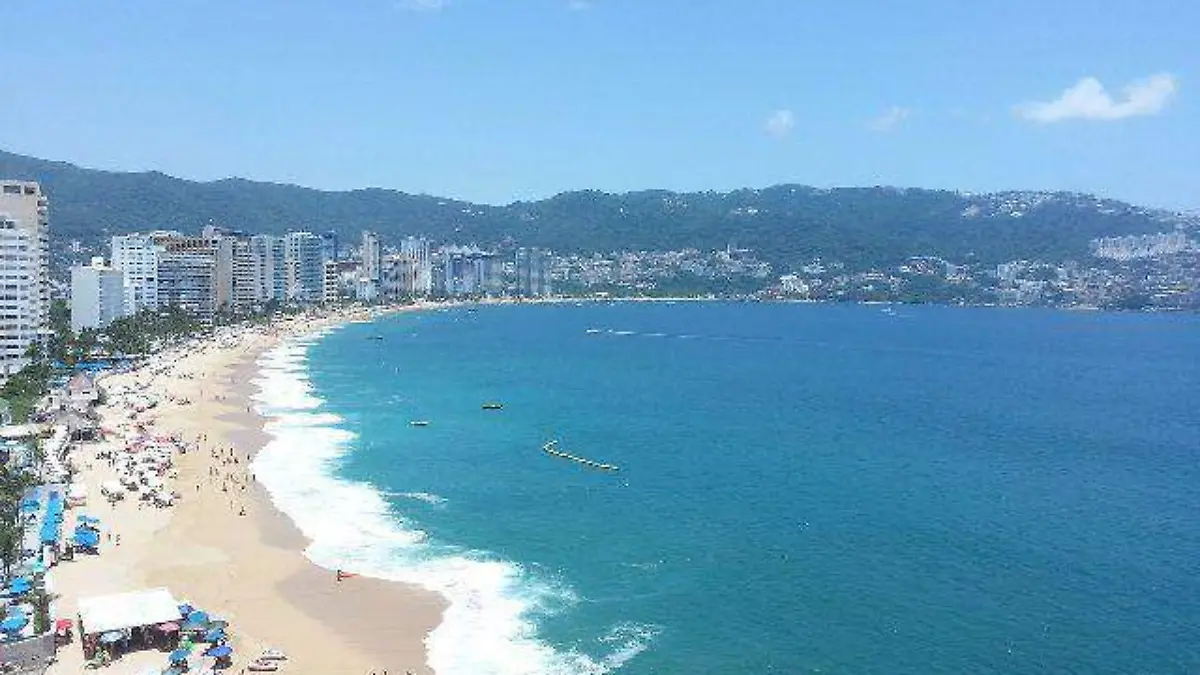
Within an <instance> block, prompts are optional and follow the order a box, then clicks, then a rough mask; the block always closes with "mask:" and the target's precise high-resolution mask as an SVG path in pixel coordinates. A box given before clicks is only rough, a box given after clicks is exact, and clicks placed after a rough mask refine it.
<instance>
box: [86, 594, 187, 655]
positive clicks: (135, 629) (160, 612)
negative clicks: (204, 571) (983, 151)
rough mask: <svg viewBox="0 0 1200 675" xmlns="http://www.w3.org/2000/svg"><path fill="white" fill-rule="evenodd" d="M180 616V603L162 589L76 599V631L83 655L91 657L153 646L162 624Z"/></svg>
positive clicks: (156, 642)
mask: <svg viewBox="0 0 1200 675" xmlns="http://www.w3.org/2000/svg"><path fill="white" fill-rule="evenodd" d="M178 619H179V603H178V602H176V600H175V598H174V597H172V596H171V592H170V591H168V590H167V589H165V588H153V589H149V590H144V591H133V592H130V593H117V594H114V595H100V596H93V597H90V598H80V599H79V634H80V636H82V639H81V640H80V642H81V643H82V645H83V655H84V658H86V659H92V658H93V657H94V656H96V653H97V652H98V651H101V650H103V651H104V653H106V654H107V655H108V656H114V655H117V654H121V653H124V652H127V651H131V650H136V649H145V648H148V647H155V646H157V645H158V644H159V643H160V640H161V631H160V630H159V629H158V627H159V626H161V625H162V624H167V623H171V622H174V621H176V620H178Z"/></svg>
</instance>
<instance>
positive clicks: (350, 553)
mask: <svg viewBox="0 0 1200 675" xmlns="http://www.w3.org/2000/svg"><path fill="white" fill-rule="evenodd" d="M324 334H325V333H318V334H314V335H312V336H309V337H306V338H303V339H294V340H290V341H285V342H284V343H282V344H280V345H279V346H278V347H276V348H275V349H273V350H271V351H269V352H267V353H266V354H264V355H263V356H262V357H261V358H260V360H259V366H260V372H259V377H258V379H257V380H256V384H257V385H258V394H257V396H256V397H255V400H256V401H257V404H258V406H257V407H258V410H259V412H260V413H261V414H263V415H264V416H265V417H266V418H267V420H268V422H267V425H266V430H267V432H268V433H269V434H270V435H271V440H270V441H269V442H268V443H267V445H266V447H264V448H263V450H262V452H260V453H259V454H258V455H257V456H256V458H255V460H254V465H253V468H254V471H255V475H256V476H257V477H258V479H259V481H260V482H261V483H262V484H263V486H264V487H265V488H266V489H267V491H268V493H269V494H270V496H271V500H272V501H273V502H274V503H275V505H276V506H277V507H278V508H279V509H280V510H281V511H283V512H284V513H286V514H287V515H288V516H289V517H290V518H291V519H292V520H293V521H295V523H296V526H297V527H298V528H299V529H300V531H301V532H303V533H304V535H305V537H306V538H308V539H309V540H310V542H311V543H310V544H309V546H308V548H307V549H306V550H305V555H306V556H307V557H308V558H309V559H310V560H311V561H312V562H314V563H315V564H317V565H320V566H321V567H325V568H326V569H330V570H334V569H340V570H345V571H348V572H353V573H357V574H363V575H366V576H371V577H377V578H381V579H387V580H392V581H399V582H405V583H410V584H415V585H418V586H421V587H423V588H426V589H429V590H432V591H435V592H437V593H439V594H441V595H442V596H443V597H445V598H446V600H447V602H448V607H447V609H446V612H445V615H444V616H443V621H442V623H441V625H439V626H438V627H437V628H436V629H435V630H434V631H433V632H432V633H431V634H430V635H429V636H428V638H427V639H426V646H427V647H428V650H429V665H430V666H431V667H432V668H433V669H434V670H435V671H436V672H437V673H438V674H439V675H601V674H603V673H608V672H612V671H614V670H616V669H618V668H620V667H621V666H623V665H624V664H625V663H627V662H628V661H629V660H630V659H632V658H633V657H635V656H636V655H637V654H639V653H641V652H643V651H645V650H646V649H647V648H648V647H649V645H650V643H651V642H652V641H653V639H654V637H655V632H656V631H655V629H654V628H653V627H649V626H644V625H640V624H635V623H622V624H619V625H617V626H614V627H613V628H612V629H611V630H610V631H609V632H608V633H607V634H606V635H603V636H599V637H598V638H597V640H596V649H595V650H596V651H599V652H603V654H602V655H600V656H593V655H589V654H586V653H584V652H582V651H578V650H563V649H556V648H554V647H553V646H552V645H550V644H548V643H547V642H545V641H543V640H541V639H539V637H538V635H537V623H536V620H537V618H539V617H545V616H548V615H550V614H552V613H553V612H554V611H556V610H557V609H562V608H565V607H569V606H571V605H573V604H575V603H577V602H578V598H576V597H575V596H574V594H573V592H572V591H571V589H570V588H568V587H566V586H565V585H564V584H561V583H554V582H549V581H544V580H540V579H536V578H534V576H533V575H532V574H530V573H529V572H527V571H526V570H525V569H523V568H522V567H521V566H520V565H518V564H516V563H513V562H510V561H506V560H501V559H498V558H497V557H495V556H492V555H489V554H487V553H486V552H480V551H466V550H463V549H461V548H459V547H455V546H453V545H451V544H446V543H439V542H431V541H430V540H429V537H427V536H426V534H425V533H424V532H422V531H421V530H420V529H419V527H418V526H417V525H416V524H415V523H413V522H411V521H410V520H408V519H406V518H405V516H404V514H402V513H397V512H396V511H394V510H393V509H392V507H391V506H390V505H389V504H388V502H387V500H386V499H385V497H384V494H383V493H381V492H380V491H379V490H378V489H376V488H375V487H374V486H372V485H371V484H369V483H365V482H358V481H351V480H346V479H343V478H340V477H338V476H337V475H336V472H337V468H338V466H339V463H340V461H341V459H342V458H343V457H344V456H345V455H346V454H347V453H348V452H350V451H351V450H352V449H353V445H354V442H355V441H356V439H357V437H356V435H355V434H354V433H353V432H351V431H349V430H347V429H345V428H343V420H342V419H341V418H339V417H338V416H337V415H334V414H331V413H329V412H328V411H325V410H323V409H322V407H323V401H322V400H321V399H320V398H319V397H317V396H316V394H315V393H314V391H313V388H312V384H311V382H310V381H309V379H308V375H307V359H308V350H309V347H311V346H312V345H313V344H314V343H315V342H316V341H317V340H318V339H320V338H321V337H322V336H323V335H324ZM403 497H404V498H407V499H415V500H419V501H423V502H426V503H430V504H440V503H442V502H443V501H444V500H441V498H440V497H437V496H436V495H434V494H432V493H425V492H413V493H406V494H404V495H403Z"/></svg>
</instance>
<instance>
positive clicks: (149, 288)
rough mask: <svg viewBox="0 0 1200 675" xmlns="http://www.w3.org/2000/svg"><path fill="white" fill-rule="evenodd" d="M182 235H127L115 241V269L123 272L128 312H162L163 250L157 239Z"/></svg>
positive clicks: (113, 241) (113, 263)
mask: <svg viewBox="0 0 1200 675" xmlns="http://www.w3.org/2000/svg"><path fill="white" fill-rule="evenodd" d="M170 234H175V236H183V235H180V234H178V233H168V232H155V233H152V234H124V235H119V236H116V237H113V238H112V266H113V268H114V269H118V270H121V273H122V275H123V278H124V283H125V313H126V314H128V315H132V314H137V313H138V312H140V311H142V310H146V309H150V310H153V309H158V256H159V255H160V254H161V253H162V251H163V247H162V245H161V244H159V243H158V241H157V239H159V238H162V237H163V236H167V235H170Z"/></svg>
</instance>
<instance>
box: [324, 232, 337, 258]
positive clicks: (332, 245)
mask: <svg viewBox="0 0 1200 675" xmlns="http://www.w3.org/2000/svg"><path fill="white" fill-rule="evenodd" d="M338 246H339V242H338V233H337V232H335V231H333V230H329V231H328V232H324V233H322V234H321V258H322V259H324V260H325V262H330V261H332V260H337V259H338V255H339V254H340V252H341V251H340V249H339V248H338Z"/></svg>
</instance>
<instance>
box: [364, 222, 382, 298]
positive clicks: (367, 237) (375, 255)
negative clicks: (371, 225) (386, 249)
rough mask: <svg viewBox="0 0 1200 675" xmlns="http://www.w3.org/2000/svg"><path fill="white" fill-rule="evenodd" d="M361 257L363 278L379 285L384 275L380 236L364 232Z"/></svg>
mask: <svg viewBox="0 0 1200 675" xmlns="http://www.w3.org/2000/svg"><path fill="white" fill-rule="evenodd" d="M359 255H360V257H361V258H362V275H363V277H364V278H366V279H369V280H371V281H374V282H375V283H376V284H377V285H378V284H379V281H380V279H381V278H382V274H383V250H382V249H380V247H379V235H377V234H375V233H374V232H366V231H364V232H363V233H362V247H361V248H360V249H359Z"/></svg>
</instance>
